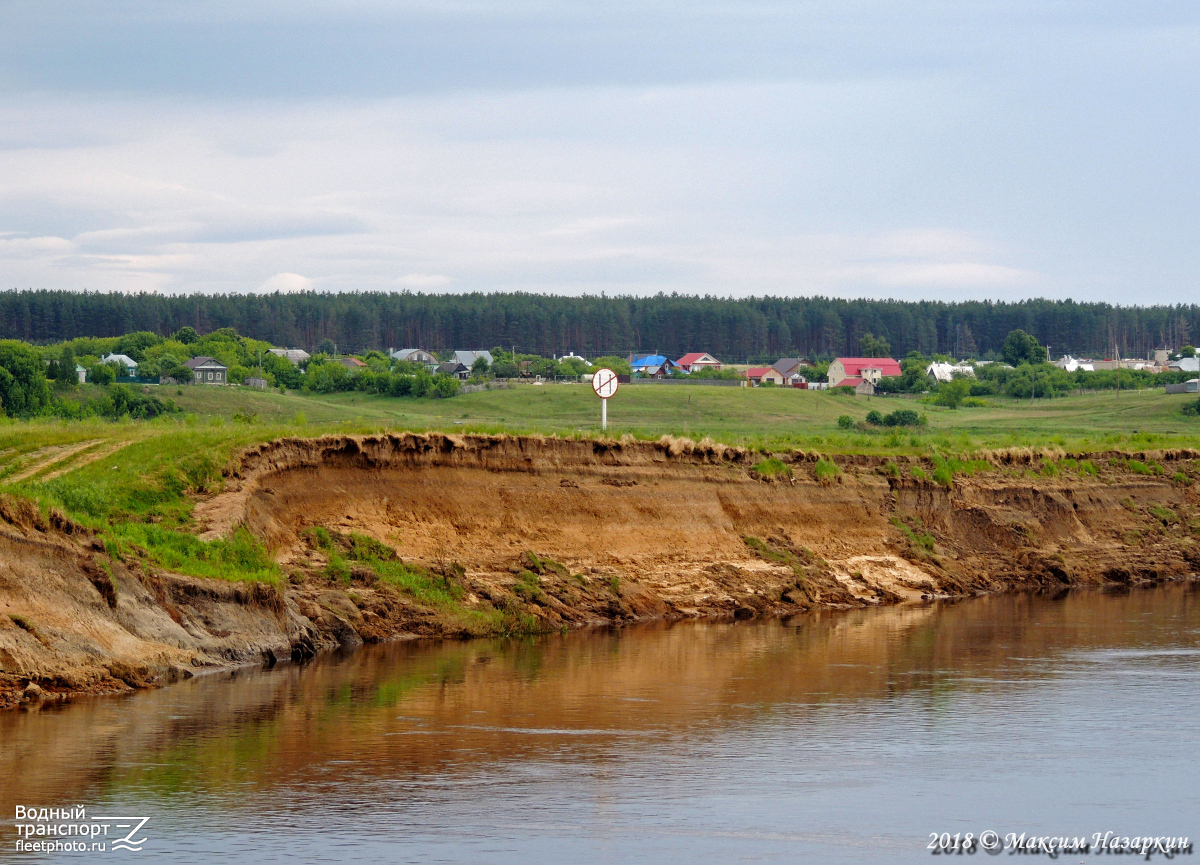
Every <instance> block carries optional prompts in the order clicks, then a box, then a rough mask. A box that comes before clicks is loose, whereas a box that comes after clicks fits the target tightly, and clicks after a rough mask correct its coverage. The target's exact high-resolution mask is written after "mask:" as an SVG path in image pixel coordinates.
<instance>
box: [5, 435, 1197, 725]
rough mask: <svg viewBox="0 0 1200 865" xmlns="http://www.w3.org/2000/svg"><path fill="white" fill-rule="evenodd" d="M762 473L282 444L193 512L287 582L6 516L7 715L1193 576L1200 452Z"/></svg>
mask: <svg viewBox="0 0 1200 865" xmlns="http://www.w3.org/2000/svg"><path fill="white" fill-rule="evenodd" d="M764 456H765V455H763V454H755V453H750V452H747V451H744V450H741V449H736V448H727V447H723V446H720V445H706V444H696V443H692V442H687V441H680V440H674V439H663V440H661V441H659V442H636V441H631V440H626V441H586V440H581V441H572V440H561V439H543V438H536V437H510V436H446V435H441V434H424V435H416V434H397V435H379V436H340V437H326V438H322V439H285V440H279V441H276V442H272V443H270V444H267V445H263V446H259V447H256V448H253V449H250V450H248V451H246V452H244V453H243V454H241V455H240V456H239V458H238V459H237V460H236V461H235V462H234V464H232V465H231V466H230V467H229V468H228V470H227V478H226V483H225V489H224V490H223V491H222V492H221V493H219V494H217V495H215V496H213V497H211V498H209V499H207V500H205V501H203V502H200V503H198V505H197V507H196V517H197V520H198V521H199V522H200V524H201V525H200V528H201V531H202V532H203V534H202V537H210V538H211V537H216V536H218V535H223V534H227V533H229V532H230V531H232V530H234V528H235V527H237V526H243V525H244V526H246V527H247V528H248V529H249V530H250V531H251V532H253V533H254V534H255V535H257V536H258V537H259V538H261V539H262V540H263V542H264V543H265V544H266V545H267V546H268V548H269V549H270V550H271V552H272V554H273V555H274V556H275V557H276V559H277V560H278V562H279V563H280V567H281V569H282V571H283V573H284V574H285V576H286V580H285V581H284V582H283V583H282V584H281V585H280V586H279V587H274V586H269V585H264V584H234V583H224V582H217V581H210V580H199V579H194V578H190V577H183V576H179V575H175V574H171V573H167V572H164V571H163V570H162V569H161V568H157V567H154V566H153V565H151V564H150V563H148V562H146V561H141V560H138V559H137V558H136V556H135V557H128V556H127V557H126V558H125V560H124V561H122V560H119V559H117V558H114V557H112V556H109V555H107V554H106V552H105V550H104V545H103V544H102V543H100V542H99V541H98V540H97V539H94V538H92V537H90V536H87V535H85V534H81V533H79V532H78V531H77V530H75V529H74V528H73V527H72V526H71V525H70V524H69V523H68V522H65V521H61V520H59V521H57V524H51V522H49V521H47V520H46V519H44V518H43V517H42V516H41V515H40V514H38V513H37V511H36V509H34V508H32V506H29V505H22V504H21V503H15V502H9V503H8V504H7V506H6V507H5V508H4V509H3V511H2V512H0V517H2V518H3V521H4V531H3V533H0V550H2V555H0V668H2V669H0V688H3V690H4V691H5V693H6V694H7V699H8V701H9V702H15V701H16V700H18V699H22V698H24V699H26V700H29V699H34V698H36V697H38V696H39V694H38V692H39V690H40V691H44V692H47V693H50V694H53V693H70V692H75V691H82V690H106V689H107V690H115V689H122V688H129V687H138V686H142V685H147V684H153V683H156V682H163V681H170V680H171V679H172V678H175V677H178V676H186V675H189V674H190V673H191V671H193V670H195V669H198V668H206V667H213V666H220V665H228V664H236V663H245V662H250V661H258V660H260V659H265V660H266V662H268V663H271V662H274V660H275V659H277V658H284V657H289V656H290V657H294V658H304V657H308V656H310V655H311V654H312V653H314V652H315V651H318V650H320V649H322V648H327V647H331V646H335V645H339V644H341V645H347V644H350V645H352V644H355V643H356V642H358V641H360V640H364V639H365V640H381V639H389V638H395V637H403V636H409V635H423V636H437V635H470V634H482V633H502V632H504V631H514V630H546V629H554V628H564V627H568V628H569V627H578V626H582V625H588V624H602V623H610V622H627V621H635V620H639V619H646V618H654V617H695V616H707V615H724V616H736V617H750V616H756V615H769V614H777V613H789V612H796V611H799V610H803V609H809V608H812V607H816V606H833V607H850V606H865V605H870V604H880V603H896V602H922V601H926V600H930V599H938V598H946V597H957V596H964V595H970V594H976V593H979V592H991V591H999V590H1004V589H1012V588H1021V587H1043V588H1063V587H1068V586H1081V585H1105V584H1119V585H1131V584H1135V583H1140V582H1153V581H1158V580H1163V579H1178V578H1185V577H1188V576H1190V575H1191V574H1192V573H1193V572H1194V570H1195V562H1196V560H1197V558H1198V557H1200V547H1198V545H1197V543H1196V541H1195V540H1194V538H1193V525H1192V521H1193V519H1195V518H1196V517H1198V516H1200V508H1198V507H1197V505H1198V504H1200V497H1198V488H1197V486H1196V480H1197V479H1198V478H1200V465H1194V464H1193V460H1194V458H1195V457H1196V456H1198V454H1196V453H1194V452H1191V451H1176V452H1162V453H1151V454H1140V455H1139V454H1135V455H1125V454H1100V455H1090V464H1089V466H1088V468H1089V471H1090V470H1092V469H1094V471H1095V473H1094V474H1091V473H1089V472H1079V471H1074V470H1072V468H1071V467H1074V466H1076V465H1077V462H1076V461H1077V460H1079V459H1081V458H1083V457H1084V456H1086V455H1065V454H1040V453H1029V452H1004V453H993V454H987V455H981V456H982V457H984V458H985V461H984V462H983V463H980V464H978V465H979V467H982V469H983V470H981V471H977V472H976V473H975V474H973V476H970V477H966V476H958V477H955V478H954V480H953V481H952V483H950V485H949V486H947V484H946V483H945V482H944V480H945V479H943V482H942V483H935V482H933V481H932V480H930V479H928V478H927V477H921V475H922V474H925V475H927V474H930V473H931V471H932V468H933V467H932V466H931V465H929V464H928V463H926V464H924V465H922V462H921V461H920V460H917V459H916V458H909V459H905V458H901V459H898V460H897V459H891V460H889V459H886V458H876V457H839V458H828V459H826V460H824V461H822V462H821V463H820V465H821V466H822V470H821V471H820V472H818V471H816V467H817V465H818V459H819V457H817V456H816V455H814V454H804V453H790V454H776V455H774V456H775V458H776V459H778V460H779V463H780V464H781V465H782V469H778V468H776V470H773V471H771V472H764V473H760V472H759V471H757V470H756V469H755V466H756V465H760V461H761V460H762V459H763V458H764ZM1131 456H1132V457H1133V458H1135V459H1138V460H1139V462H1138V463H1137V465H1138V466H1143V464H1147V465H1152V466H1154V468H1153V469H1152V470H1149V471H1145V472H1144V473H1142V474H1138V473H1136V472H1134V471H1131V470H1130V465H1131V464H1130V463H1129V458H1130V457H1131ZM830 463H834V464H836V469H834V468H833V466H831V465H830ZM760 468H761V466H760ZM1143 468H1144V466H1143ZM914 469H928V470H929V471H924V470H922V471H916V472H914ZM1160 472H1161V473H1160ZM764 474H766V475H768V476H764ZM818 474H819V475H821V477H820V479H818ZM914 474H915V475H916V476H914ZM30 683H33V686H32V687H30ZM26 689H28V693H26Z"/></svg>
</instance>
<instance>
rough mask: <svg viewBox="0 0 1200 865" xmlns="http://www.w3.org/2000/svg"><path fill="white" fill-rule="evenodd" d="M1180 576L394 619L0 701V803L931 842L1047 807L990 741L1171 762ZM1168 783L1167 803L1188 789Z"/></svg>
mask: <svg viewBox="0 0 1200 865" xmlns="http://www.w3.org/2000/svg"><path fill="white" fill-rule="evenodd" d="M1197 597H1198V595H1197V594H1196V592H1194V591H1191V590H1189V589H1187V588H1185V587H1180V586H1173V587H1165V588H1160V589H1154V590H1147V591H1140V592H1133V593H1129V594H1124V595H1121V596H1112V595H1104V594H1101V593H1098V592H1084V593H1073V594H1070V595H1067V596H1064V597H1060V598H1049V597H1045V596H1025V595H1017V596H1004V597H988V598H980V599H976V600H972V601H969V602H962V603H957V604H943V605H936V606H929V607H906V608H892V609H883V610H868V611H855V612H847V613H830V612H825V613H816V614H812V615H805V616H802V617H796V618H794V619H791V620H787V621H766V622H753V623H744V622H739V623H681V624H677V625H666V624H659V625H648V626H639V627H633V628H627V629H623V630H616V631H596V632H589V633H578V634H570V635H554V636H547V637H540V638H535V639H525V640H511V641H501V640H496V641H474V642H466V643H443V644H427V643H398V644H392V645H388V646H379V647H373V648H368V649H365V650H362V651H358V652H355V653H351V654H348V655H344V656H338V657H332V658H328V659H324V660H322V661H319V662H317V663H313V664H310V665H308V666H306V667H292V666H283V667H279V668H276V669H274V670H271V671H258V670H243V671H239V672H236V673H233V674H227V675H220V676H208V677H202V678H198V679H194V680H191V681H189V682H185V683H182V684H179V685H176V686H173V687H170V688H167V689H164V690H161V691H156V692H150V693H144V694H137V695H132V696H129V697H124V698H118V699H113V698H109V699H94V700H87V701H82V702H79V703H76V704H74V705H70V706H66V707H60V708H48V709H45V710H42V711H40V712H26V713H18V714H9V715H5V716H0V800H2V803H0V809H2V810H0V815H3V817H4V818H5V819H8V818H11V816H12V813H13V807H14V805H16V804H18V803H19V804H27V805H35V804H36V805H40V806H51V805H55V804H64V805H65V804H68V803H75V802H83V803H88V804H94V803H101V802H114V803H115V802H120V803H124V804H128V805H130V806H131V807H132V806H137V807H141V808H143V809H144V810H149V811H151V812H153V813H154V814H155V815H156V818H157V819H156V822H155V823H154V826H155V828H156V830H157V831H158V832H159V833H160V834H159V835H158V836H157V843H158V844H159V845H160V847H159V848H158V854H159V856H160V858H162V857H166V858H167V859H173V861H197V860H199V859H203V858H205V857H206V856H209V855H216V854H217V853H221V852H224V853H231V854H236V853H237V852H239V851H240V852H242V853H249V852H251V851H253V852H254V854H255V856H256V858H259V859H260V861H269V860H270V856H273V855H278V856H280V857H281V859H283V858H289V859H290V861H296V860H295V858H294V857H296V856H299V857H300V858H301V859H312V860H316V859H321V858H324V857H326V856H329V857H332V858H335V859H336V858H340V857H341V856H344V855H349V853H352V854H353V856H354V857H356V858H360V859H364V860H372V859H373V857H374V858H378V859H379V861H397V857H398V858H399V859H400V860H404V858H405V857H411V859H412V860H413V861H426V860H427V859H429V858H436V857H437V856H446V857H449V858H451V859H454V860H457V861H467V860H470V861H530V859H531V858H532V859H535V860H536V859H537V858H539V857H540V856H542V855H545V856H549V857H551V858H554V857H555V854H556V852H557V853H563V852H565V851H571V852H573V853H574V854H577V855H581V856H584V857H585V858H588V859H591V860H596V859H600V860H603V859H604V858H606V857H609V856H611V857H613V861H627V860H628V859H629V858H630V857H633V858H642V856H647V857H649V856H650V855H651V853H652V852H653V851H654V850H655V849H657V850H658V852H657V853H654V854H653V855H654V857H655V858H663V857H665V858H667V859H668V860H669V861H675V860H679V861H684V860H688V859H695V858H696V857H705V856H711V857H713V858H720V857H723V856H732V857H733V858H738V856H739V853H744V854H746V855H747V857H748V858H767V859H771V858H774V857H776V856H778V857H781V858H786V859H788V860H789V861H792V860H794V859H795V858H796V857H801V858H803V856H805V855H809V854H811V855H814V856H827V855H830V852H831V851H838V855H841V856H843V857H844V856H850V857H851V858H854V857H856V856H858V855H859V854H860V853H861V855H863V856H865V857H866V859H867V860H871V859H873V858H874V856H875V855H876V854H878V853H880V851H881V850H883V849H888V850H890V851H891V852H892V853H893V854H899V853H902V854H903V856H909V855H912V856H914V857H917V856H920V857H921V858H924V856H926V855H928V854H927V853H925V851H924V850H923V849H921V848H919V845H918V846H916V847H914V844H915V843H916V840H919V837H920V836H921V834H922V833H923V832H925V831H935V830H936V831H942V829H943V828H944V829H946V830H948V831H956V830H955V829H954V828H953V827H952V826H949V825H945V826H943V824H945V823H948V822H954V821H958V822H961V823H962V824H963V825H964V826H967V825H974V824H973V823H971V821H972V820H976V818H978V819H985V818H986V819H992V820H995V819H998V818H1000V817H1002V816H1003V813H1004V812H1007V813H1008V814H1009V815H1010V818H1011V819H1013V820H1018V821H1020V820H1024V821H1026V825H1027V824H1028V822H1029V821H1030V820H1031V819H1034V818H1035V817H1036V818H1037V819H1043V818H1045V819H1047V820H1051V822H1053V821H1052V819H1051V818H1052V817H1053V814H1051V813H1043V814H1042V815H1032V814H1028V813H1026V810H1027V809H1023V807H1022V803H1023V802H1024V803H1025V804H1028V803H1029V802H1030V801H1031V800H1030V795H1029V794H1025V795H1022V794H1021V793H1020V790H1021V785H1020V784H1019V783H1017V784H1013V785H1011V789H1010V788H1006V787H1004V785H1003V784H996V783H992V782H990V781H989V780H988V779H987V778H980V777H979V776H978V774H977V773H978V771H979V770H980V767H981V766H982V765H985V764H986V765H990V766H992V770H993V772H994V773H995V777H996V778H1000V777H1003V776H1004V775H1005V772H1006V771H1007V768H1006V767H1008V768H1011V767H1012V766H1020V765H1025V766H1027V767H1028V769H1029V770H1030V771H1034V772H1036V773H1038V774H1039V775H1040V773H1041V772H1042V771H1044V768H1045V765H1049V764H1057V765H1060V769H1061V770H1062V771H1065V772H1066V773H1067V775H1068V776H1074V774H1075V772H1076V769H1075V768H1074V764H1073V763H1072V762H1071V761H1072V759H1074V758H1073V757H1072V755H1071V754H1070V753H1069V752H1070V751H1072V750H1074V751H1077V752H1078V753H1079V755H1080V756H1079V759H1081V760H1083V759H1087V757H1085V756H1083V753H1084V752H1085V751H1087V752H1091V751H1092V750H1093V749H1095V748H1097V747H1112V746H1111V745H1105V742H1107V741H1108V740H1109V739H1111V740H1112V741H1113V742H1117V741H1120V739H1121V737H1122V736H1125V737H1129V736H1132V735H1133V734H1135V733H1136V736H1137V738H1138V741H1139V742H1140V743H1141V744H1140V745H1139V747H1144V746H1145V745H1146V743H1147V742H1150V743H1151V744H1152V745H1156V746H1157V750H1155V749H1154V748H1153V747H1152V751H1151V754H1150V757H1149V759H1150V764H1151V765H1157V764H1159V763H1161V762H1163V761H1165V760H1168V759H1169V760H1174V761H1176V762H1177V760H1178V755H1179V751H1180V748H1189V749H1190V747H1191V746H1190V744H1187V742H1188V739H1186V738H1185V736H1194V733H1195V732H1198V731H1197V730H1196V724H1197V722H1196V720H1195V719H1196V718H1197V717H1200V712H1197V711H1195V710H1196V709H1197V708H1198V706H1197V703H1198V702H1200V694H1197V691H1198V690H1200V689H1197V688H1196V687H1195V685H1196V683H1197V679H1196V673H1197V666H1198V665H1197V660H1198V658H1200V639H1198V633H1200V632H1198V627H1197V626H1198V623H1200V616H1198V615H1197V613H1198V607H1197V603H1196V601H1197ZM1164 688H1166V689H1168V691H1169V693H1165V694H1164V693H1159V691H1161V690H1162V689H1164ZM1181 688H1182V689H1183V690H1184V691H1186V692H1187V693H1186V694H1185V695H1182V696H1181V694H1180V693H1179V692H1180V689H1181ZM1097 689H1100V690H1097ZM1155 689H1157V690H1155ZM1089 693H1090V696H1089ZM1150 694H1154V700H1153V702H1150V703H1147V702H1145V700H1146V698H1147V697H1148V695H1150ZM1127 701H1128V702H1127ZM1139 702H1140V703H1141V705H1138V703H1139ZM1189 711H1190V712H1191V715H1190V718H1189V717H1185V716H1183V715H1182V714H1181V713H1185V712H1189ZM1122 725H1127V726H1126V727H1125V729H1124V730H1122ZM1088 736H1091V737H1093V738H1092V740H1091V741H1078V740H1079V739H1081V738H1082V737H1088ZM1030 737H1034V740H1036V738H1037V737H1040V738H1041V740H1042V741H1041V746H1040V747H1039V746H1038V744H1037V743H1036V741H1031V739H1030ZM1096 737H1099V738H1096ZM1147 737H1148V738H1147ZM1192 741H1194V739H1193V740H1192ZM1002 746H1003V747H1006V748H1007V749H1008V750H1007V755H1006V757H1005V758H1004V761H1005V762H1001V763H989V762H988V760H990V759H991V758H989V757H988V753H989V749H990V748H992V747H1002ZM1039 753H1041V754H1042V755H1044V760H1045V763H1044V764H1043V766H1042V767H1040V768H1039V767H1038V764H1037V761H1038V754H1039ZM981 760H982V761H983V762H982V763H981ZM1081 771H1082V770H1081ZM1129 772H1130V773H1131V775H1137V770H1135V769H1132V768H1131V769H1130V770H1129ZM1136 781H1137V783H1136V784H1134V785H1133V786H1135V787H1139V788H1140V787H1141V786H1142V781H1141V778H1140V776H1137V779H1136ZM1180 783H1182V784H1184V786H1183V788H1181V789H1179V790H1177V791H1175V792H1174V794H1173V799H1172V801H1173V802H1175V803H1176V805H1175V806H1169V807H1177V805H1178V803H1179V802H1181V801H1191V802H1193V803H1195V802H1196V796H1197V788H1196V786H1195V782H1190V783H1184V782H1182V781H1180ZM1049 786H1050V787H1054V786H1055V784H1054V783H1051V784H1050V785H1049ZM926 788H927V789H926ZM939 788H940V789H939ZM856 791H857V792H856ZM922 791H924V792H922ZM768 792H769V795H768ZM1060 792H1062V791H1060ZM1065 795H1066V801H1064V802H1062V803H1060V804H1059V805H1057V806H1052V810H1053V808H1057V809H1058V811H1059V812H1061V813H1062V814H1064V815H1065V814H1066V813H1068V812H1071V813H1074V812H1076V811H1078V814H1079V815H1081V816H1087V815H1088V804H1087V799H1088V796H1087V795H1083V794H1082V792H1081V793H1080V795H1082V799H1081V801H1079V802H1076V799H1080V795H1077V794H1076V792H1075V791H1074V790H1073V789H1072V790H1071V791H1067V792H1066V793H1065ZM866 796H870V797H872V801H870V802H868V801H865V800H864V799H863V798H862V797H866ZM764 797H765V798H764ZM922 797H924V798H922ZM1189 797H1190V798H1189ZM1032 798H1033V800H1036V799H1037V798H1038V796H1037V795H1036V794H1035V795H1033V797H1032ZM918 801H921V802H924V813H920V812H919V811H914V808H913V807H910V806H913V805H915V804H916V802H918ZM1123 802H1124V799H1123V794H1121V793H1120V792H1119V791H1116V792H1114V793H1113V794H1112V795H1109V796H1108V798H1107V799H1106V798H1105V797H1104V796H1095V797H1093V801H1092V802H1091V806H1092V807H1093V809H1094V810H1096V811H1103V810H1104V809H1105V808H1108V807H1116V806H1119V805H1121V804H1122V803H1123ZM849 809H852V810H849ZM939 810H940V811H943V812H944V814H943V815H942V816H940V817H939V818H938V819H939V820H940V821H941V822H940V823H939V825H932V824H933V822H934V820H933V818H934V816H935V814H934V813H931V812H937V811H939ZM1125 813H1131V812H1130V811H1129V810H1128V809H1126V810H1125ZM1180 813H1181V815H1182V812H1180ZM1191 813H1192V814H1194V813H1196V811H1195V810H1194V809H1193V810H1192V811H1191ZM293 819H298V820H299V825H296V826H293V827H292V828H291V829H287V828H286V826H287V825H290V824H286V823H283V822H281V821H286V820H293ZM1181 819H1183V818H1182V816H1181ZM1188 819H1191V818H1190V817H1188ZM976 822H978V821H977V820H976ZM233 826H236V827H238V828H237V830H236V831H234V830H233V829H231V828H230V827H233ZM853 826H856V827H858V828H857V832H851V833H850V834H851V835H853V836H854V837H848V836H847V831H848V830H849V829H850V827H853ZM200 827H202V829H201V828H200ZM1022 828H1024V826H1022ZM1069 828H1072V827H1060V829H1059V831H1066V830H1067V829H1069ZM1129 828H1130V829H1131V830H1133V829H1134V828H1135V827H1129ZM979 830H980V829H979V827H978V826H975V828H973V829H970V828H967V829H963V831H976V832H978V831H979ZM1149 830H1150V827H1145V829H1144V830H1141V829H1138V830H1137V831H1149ZM631 831H633V832H634V834H635V835H636V836H637V837H639V838H640V839H641V840H639V841H636V842H635V841H634V840H633V836H631V835H629V832H631ZM1164 831H1174V832H1176V833H1178V832H1181V831H1186V827H1184V826H1175V827H1173V828H1172V827H1165V828H1164ZM193 832H195V833H198V834H196V835H193V834H192V833H193ZM277 832H283V835H282V836H281V837H287V838H290V840H289V845H290V846H287V845H285V846H287V849H284V846H281V845H280V843H279V840H280V839H279V837H277V835H276V833H277ZM246 833H249V834H246ZM11 838H12V835H11V832H9V833H7V834H6V837H5V847H7V848H8V849H10V850H11V843H10V840H11ZM296 844H300V845H301V846H300V847H296V846H295V845H296ZM656 845H658V846H656ZM288 850H290V853H288ZM338 851H340V852H338ZM672 851H673V852H672ZM855 851H858V852H855Z"/></svg>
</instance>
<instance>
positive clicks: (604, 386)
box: [592, 367, 618, 399]
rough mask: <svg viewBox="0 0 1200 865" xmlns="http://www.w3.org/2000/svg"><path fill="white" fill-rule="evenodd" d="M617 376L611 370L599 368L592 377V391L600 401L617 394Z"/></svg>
mask: <svg viewBox="0 0 1200 865" xmlns="http://www.w3.org/2000/svg"><path fill="white" fill-rule="evenodd" d="M617 384H618V382H617V374H616V373H615V372H613V371H612V370H611V369H607V368H604V367H602V368H600V369H598V370H596V372H595V374H594V375H593V376H592V390H594V391H595V392H596V396H598V397H600V399H608V398H609V397H610V396H612V395H613V394H615V393H616V392H617Z"/></svg>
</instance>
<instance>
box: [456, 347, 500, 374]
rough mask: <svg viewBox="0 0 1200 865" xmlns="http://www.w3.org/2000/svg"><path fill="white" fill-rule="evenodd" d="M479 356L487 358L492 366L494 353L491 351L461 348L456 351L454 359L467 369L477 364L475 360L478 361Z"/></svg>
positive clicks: (488, 363)
mask: <svg viewBox="0 0 1200 865" xmlns="http://www.w3.org/2000/svg"><path fill="white" fill-rule="evenodd" d="M479 358H483V359H484V360H486V361H487V365H488V366H491V365H492V363H493V362H494V361H493V360H492V353H491V352H490V351H482V350H480V351H462V350H461V349H460V350H459V351H456V352H454V359H455V360H456V361H457V362H458V363H461V364H462V365H463V366H465V367H466V368H467V369H471V368H472V367H473V366H475V361H477V360H478V359H479Z"/></svg>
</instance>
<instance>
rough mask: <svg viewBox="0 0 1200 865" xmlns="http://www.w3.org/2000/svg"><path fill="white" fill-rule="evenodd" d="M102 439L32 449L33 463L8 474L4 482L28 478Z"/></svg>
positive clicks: (14, 481)
mask: <svg viewBox="0 0 1200 865" xmlns="http://www.w3.org/2000/svg"><path fill="white" fill-rule="evenodd" d="M102 441H104V440H103V439H92V440H90V441H86V442H80V443H79V444H75V445H69V446H68V445H52V446H51V447H47V448H42V449H41V450H37V451H34V452H33V453H32V454H30V456H32V457H33V458H34V461H33V463H32V464H31V465H27V466H25V467H24V468H22V469H21V470H20V471H19V472H17V473H16V474H15V475H9V476H8V477H6V478H5V479H4V481H5V483H10V484H11V483H18V482H20V481H23V480H28V479H29V478H31V477H33V476H34V475H36V474H37V473H38V472H40V471H42V470H43V469H48V468H50V466H52V465H55V464H57V463H60V462H62V461H63V460H67V459H70V458H71V457H73V456H75V454H77V453H79V452H81V451H85V450H87V449H88V448H91V447H95V446H96V445H98V444H100V442H102Z"/></svg>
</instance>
